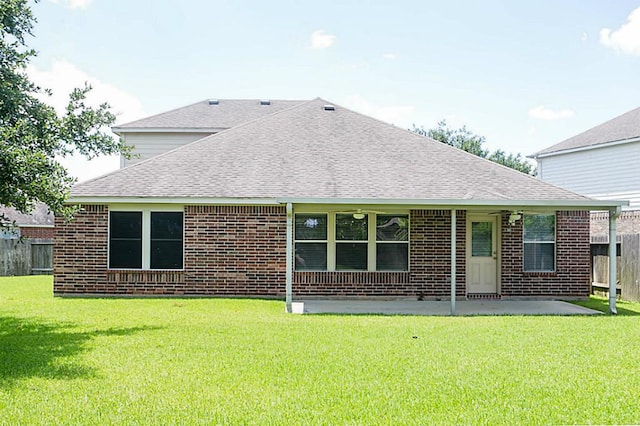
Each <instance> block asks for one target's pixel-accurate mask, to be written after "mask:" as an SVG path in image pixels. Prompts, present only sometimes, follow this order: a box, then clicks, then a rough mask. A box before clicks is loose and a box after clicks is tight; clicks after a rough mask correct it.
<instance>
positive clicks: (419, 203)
mask: <svg viewBox="0 0 640 426" xmlns="http://www.w3.org/2000/svg"><path fill="white" fill-rule="evenodd" d="M278 201H279V202H280V203H287V202H290V203H293V204H333V205H344V204H346V205H368V206H370V205H381V206H388V205H397V206H406V207H420V208H424V207H438V208H445V209H450V208H456V209H459V208H465V209H468V208H471V209H473V208H483V207H484V208H487V207H490V208H500V207H505V208H507V209H512V208H521V207H537V208H541V209H544V208H549V207H553V208H569V209H573V210H591V209H594V208H600V209H605V210H606V209H608V208H617V207H621V206H627V205H629V202H628V201H622V200H591V199H584V200H464V199H461V200H448V199H443V200H440V199H433V200H421V199H414V200H412V199H406V200H405V199H379V198H351V199H346V198H280V199H278Z"/></svg>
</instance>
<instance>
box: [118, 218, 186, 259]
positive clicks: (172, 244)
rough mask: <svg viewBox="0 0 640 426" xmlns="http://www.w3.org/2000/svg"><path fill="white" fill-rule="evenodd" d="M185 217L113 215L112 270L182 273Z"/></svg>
mask: <svg viewBox="0 0 640 426" xmlns="http://www.w3.org/2000/svg"><path fill="white" fill-rule="evenodd" d="M183 228H184V227H183V213H182V212H175V211H160V212H157V211H148V210H144V211H111V212H110V213H109V268H113V269H182V267H183V251H184V237H183V234H184V230H183Z"/></svg>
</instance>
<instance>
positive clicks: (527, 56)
mask: <svg viewBox="0 0 640 426" xmlns="http://www.w3.org/2000/svg"><path fill="white" fill-rule="evenodd" d="M32 9H33V12H34V15H35V17H36V19H37V21H38V22H37V23H36V25H35V28H34V37H33V38H31V39H30V40H29V41H28V43H29V45H30V46H31V47H33V48H35V49H36V50H37V51H38V56H37V57H36V58H34V60H33V61H32V63H31V65H30V67H29V69H28V73H29V75H30V76H31V78H32V79H33V80H34V81H35V82H36V83H38V84H40V85H42V86H43V87H48V88H50V89H52V90H53V92H54V95H53V97H51V98H50V99H48V102H49V103H51V104H52V105H54V106H56V107H57V108H62V107H63V105H64V104H65V102H66V96H67V95H68V93H69V92H70V91H71V90H72V88H73V87H78V86H81V85H83V84H84V82H85V81H86V82H89V83H90V84H91V85H92V86H93V87H94V90H93V93H92V94H91V101H92V102H94V103H99V102H104V101H106V102H109V103H110V104H111V105H112V107H113V110H114V112H116V113H117V114H118V119H117V123H126V122H128V121H132V120H135V119H138V118H143V117H146V116H149V115H153V114H156V113H160V112H164V111H168V110H170V109H174V108H178V107H181V106H184V105H188V104H191V103H194V102H197V101H201V100H204V99H209V98H217V99H244V98H248V99H301V100H305V99H312V98H315V97H321V98H323V99H326V100H328V101H330V102H332V103H335V104H337V105H341V106H343V107H347V108H350V109H353V110H355V111H358V112H361V113H364V114H367V115H371V116H374V117H376V118H379V119H381V120H384V121H386V122H389V123H392V124H394V125H396V126H398V127H403V128H411V127H412V125H414V124H415V125H417V126H418V127H420V126H422V127H424V128H426V129H428V128H432V127H435V126H436V124H437V123H438V122H439V121H440V120H443V119H444V120H447V122H448V123H449V125H450V126H452V127H455V128H457V127H461V126H463V125H464V126H466V127H467V128H468V129H470V130H471V131H472V132H474V133H476V134H479V135H482V136H484V137H486V140H487V144H486V146H487V147H488V148H490V149H492V150H495V149H502V150H504V151H506V152H508V153H514V154H515V153H521V154H522V155H530V154H533V153H535V152H536V151H539V150H541V149H543V148H545V147H547V146H550V145H553V144H555V143H558V142H561V141H562V140H564V139H566V138H569V137H571V136H574V135H576V134H578V133H580V132H583V131H585V130H587V129H589V128H591V127H593V126H596V125H598V124H600V123H602V122H604V121H606V120H609V119H611V118H614V117H616V116H618V115H620V114H622V113H624V112H627V111H629V110H631V109H634V108H637V107H639V106H640V0H635V1H629V0H615V1H610V0H562V1H557V0H538V1H518V0H511V1H506V0H505V1H500V0H483V1H475V0H466V1H462V0H460V1H456V0H450V1H441V0H439V1H432V0H421V1H403V0H398V1H377V0H369V1H364V0H361V1H357V0H342V1H334V0H323V1H305V0H288V1H287V0H269V1H257V0H256V1H249V0H228V1H221V0H181V1H167V0H41V1H40V2H39V3H35V4H33V3H32ZM64 164H65V165H66V166H67V167H68V169H69V170H70V172H71V174H72V175H74V176H75V177H77V178H78V179H79V180H80V181H82V180H86V179H89V178H92V177H95V176H98V175H101V174H104V173H107V172H109V171H112V170H116V169H117V168H118V167H119V161H118V160H117V159H116V158H98V159H96V160H93V161H92V162H90V163H88V162H87V161H86V160H84V159H82V158H72V159H67V160H65V161H64Z"/></svg>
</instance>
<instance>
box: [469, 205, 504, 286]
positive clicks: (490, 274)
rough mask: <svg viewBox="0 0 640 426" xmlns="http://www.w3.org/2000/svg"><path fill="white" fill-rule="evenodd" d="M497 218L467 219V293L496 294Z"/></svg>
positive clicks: (473, 217) (471, 217)
mask: <svg viewBox="0 0 640 426" xmlns="http://www.w3.org/2000/svg"><path fill="white" fill-rule="evenodd" d="M498 217H499V216H496V215H488V214H486V215H479V214H474V215H469V216H468V218H467V293H472V294H473V293H475V294H478V293H491V294H495V293H497V292H498V247H497V245H498V241H497V239H498V238H497V236H498V233H497V227H498V219H497V218H498Z"/></svg>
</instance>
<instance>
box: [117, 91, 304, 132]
mask: <svg viewBox="0 0 640 426" xmlns="http://www.w3.org/2000/svg"><path fill="white" fill-rule="evenodd" d="M269 102H270V103H269V105H261V104H260V100H259V99H219V100H218V104H217V105H210V104H209V101H208V100H204V101H200V102H196V103H195V104H191V105H187V106H184V107H181V108H177V109H174V110H171V111H167V112H163V113H160V114H157V115H153V116H151V117H147V118H143V119H140V120H136V121H132V122H130V123H124V124H120V125H117V126H114V128H113V129H114V131H127V130H128V129H132V128H133V129H162V128H169V129H181V128H182V129H212V128H215V129H228V128H231V127H234V126H237V125H238V124H242V123H245V122H247V121H251V120H255V119H256V118H260V117H263V116H265V115H268V114H272V113H274V112H277V111H280V110H283V109H285V108H290V107H292V106H294V105H298V104H300V103H302V102H305V101H294V100H272V101H269Z"/></svg>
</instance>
